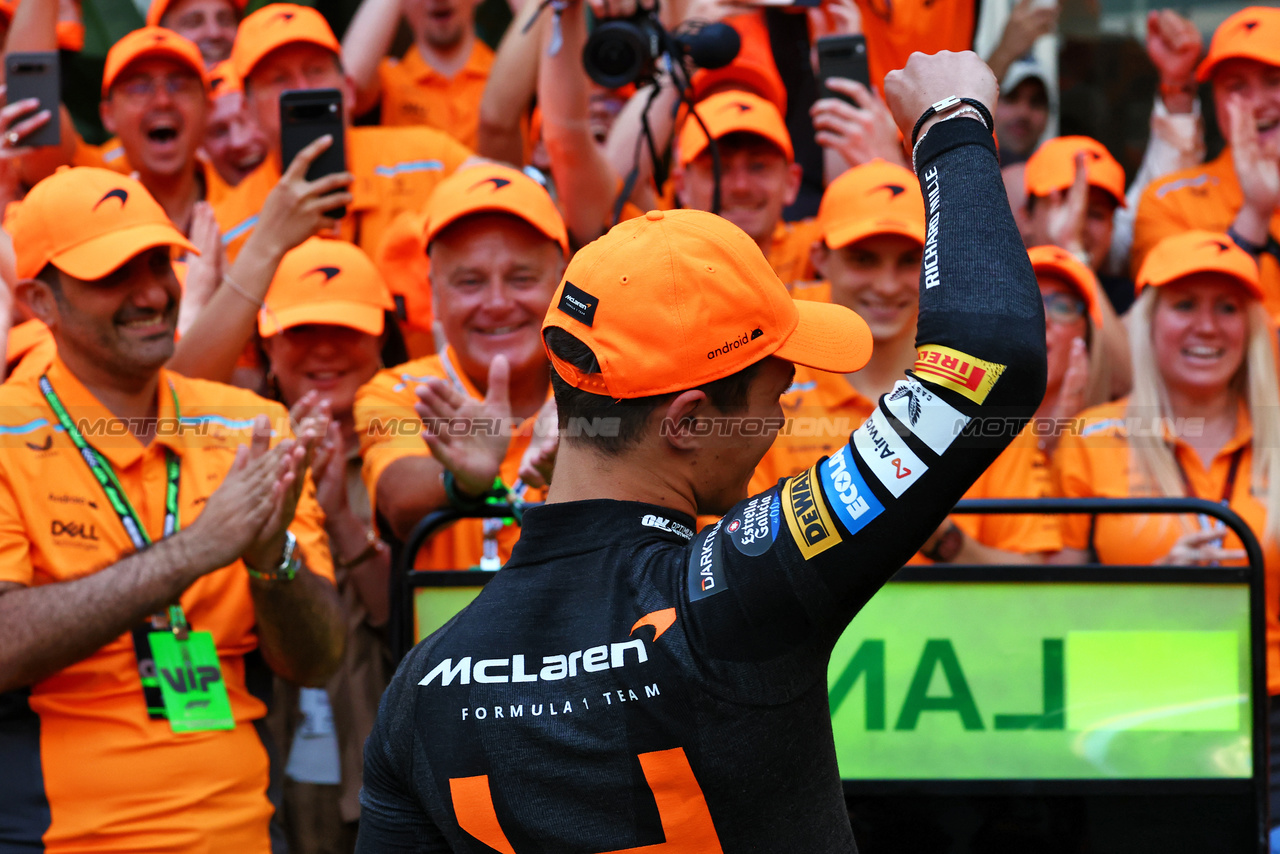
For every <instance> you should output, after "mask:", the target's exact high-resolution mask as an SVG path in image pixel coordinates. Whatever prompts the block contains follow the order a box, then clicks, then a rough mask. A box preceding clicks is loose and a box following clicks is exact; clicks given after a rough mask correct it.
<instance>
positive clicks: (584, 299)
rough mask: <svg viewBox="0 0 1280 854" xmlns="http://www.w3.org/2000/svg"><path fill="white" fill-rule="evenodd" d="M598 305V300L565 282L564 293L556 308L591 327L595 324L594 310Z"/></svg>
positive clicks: (572, 284) (571, 283)
mask: <svg viewBox="0 0 1280 854" xmlns="http://www.w3.org/2000/svg"><path fill="white" fill-rule="evenodd" d="M599 305H600V300H599V299H597V298H596V297H593V296H592V295H591V294H589V293H587V292H586V291H584V290H583V289H582V288H580V287H578V286H577V285H575V284H574V283H573V282H570V281H568V280H566V281H565V283H564V293H563V294H561V295H560V304H559V305H558V306H557V308H559V309H560V310H561V311H563V312H564V313H565V314H567V315H569V316H570V317H572V318H573V319H574V320H578V321H581V322H582V323H584V324H586V325H587V326H591V325H592V324H594V323H595V322H596V308H597V307H598V306H599Z"/></svg>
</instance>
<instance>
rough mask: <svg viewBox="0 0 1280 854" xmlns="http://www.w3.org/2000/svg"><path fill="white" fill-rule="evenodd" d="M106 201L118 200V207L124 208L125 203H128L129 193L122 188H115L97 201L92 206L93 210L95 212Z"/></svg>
mask: <svg viewBox="0 0 1280 854" xmlns="http://www.w3.org/2000/svg"><path fill="white" fill-rule="evenodd" d="M107 199H119V200H120V207H124V206H125V203H126V202H128V201H129V191H128V190H126V189H124V188H123V187H116V188H115V189H114V190H111V191H109V192H108V193H107V194H106V195H105V196H103V197H102V198H100V199H98V203H97V204H96V205H94V206H93V209H94V210H95V211H96V210H97V209H98V208H99V207H101V206H102V203H103V202H105V201H106V200H107Z"/></svg>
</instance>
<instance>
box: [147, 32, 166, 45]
mask: <svg viewBox="0 0 1280 854" xmlns="http://www.w3.org/2000/svg"><path fill="white" fill-rule="evenodd" d="M151 40H152V41H153V42H155V43H156V44H159V43H160V42H167V41H168V40H169V37H168V36H167V35H165V34H164V33H156V34H155V35H153V36H152V37H151Z"/></svg>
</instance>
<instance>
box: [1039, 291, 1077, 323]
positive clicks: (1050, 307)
mask: <svg viewBox="0 0 1280 854" xmlns="http://www.w3.org/2000/svg"><path fill="white" fill-rule="evenodd" d="M1084 310H1085V305H1084V300H1082V299H1081V298H1080V297H1077V296H1072V295H1071V294H1044V315H1045V317H1047V318H1048V319H1049V320H1052V321H1054V322H1055V323H1073V322H1075V321H1077V320H1079V319H1080V318H1082V317H1084Z"/></svg>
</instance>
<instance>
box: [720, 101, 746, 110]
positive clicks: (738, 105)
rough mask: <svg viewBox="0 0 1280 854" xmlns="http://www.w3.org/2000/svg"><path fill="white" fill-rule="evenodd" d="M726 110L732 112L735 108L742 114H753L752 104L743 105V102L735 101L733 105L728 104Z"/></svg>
mask: <svg viewBox="0 0 1280 854" xmlns="http://www.w3.org/2000/svg"><path fill="white" fill-rule="evenodd" d="M724 108H725V109H726V110H730V109H735V108H736V109H737V111H738V112H740V113H749V112H751V105H750V104H744V103H743V102H741V101H734V102H733V103H732V104H726V105H725V107H724Z"/></svg>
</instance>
